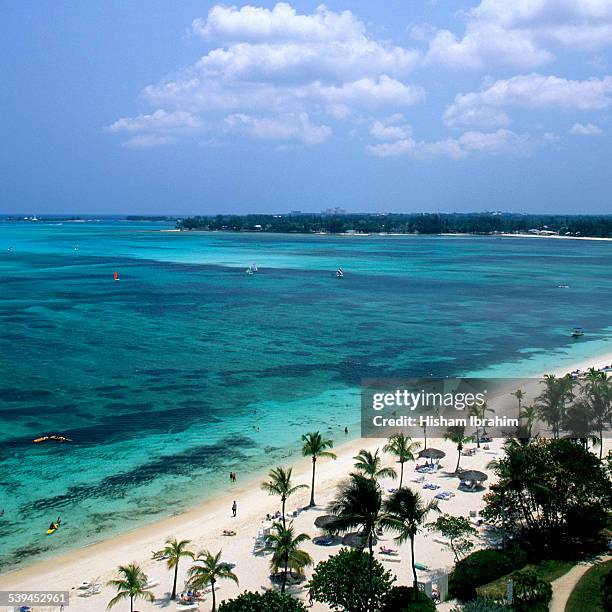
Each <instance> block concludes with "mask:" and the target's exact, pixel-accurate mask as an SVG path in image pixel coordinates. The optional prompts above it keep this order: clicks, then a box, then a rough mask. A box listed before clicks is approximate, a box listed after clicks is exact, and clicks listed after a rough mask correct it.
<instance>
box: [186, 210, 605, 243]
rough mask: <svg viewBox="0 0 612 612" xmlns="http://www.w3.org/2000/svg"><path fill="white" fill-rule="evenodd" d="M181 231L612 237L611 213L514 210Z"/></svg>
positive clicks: (289, 218) (230, 218) (192, 225)
mask: <svg viewBox="0 0 612 612" xmlns="http://www.w3.org/2000/svg"><path fill="white" fill-rule="evenodd" d="M176 228H177V229H179V230H198V231H229V232H278V233H298V234H313V233H326V234H347V233H348V234H484V235H490V234H532V235H543V236H546V235H551V236H552V235H558V236H567V237H593V238H595V237H597V238H612V215H598V216H597V215H532V214H526V215H523V214H517V213H388V214H383V213H354V214H325V213H318V214H317V213H301V212H300V213H288V214H283V215H258V214H251V215H210V216H193V217H186V218H184V219H180V220H178V221H177V223H176Z"/></svg>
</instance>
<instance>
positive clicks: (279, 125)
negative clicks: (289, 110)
mask: <svg viewBox="0 0 612 612" xmlns="http://www.w3.org/2000/svg"><path fill="white" fill-rule="evenodd" d="M225 124H226V126H227V127H228V129H229V130H231V131H234V132H239V133H245V134H248V135H250V136H253V137H255V138H263V139H266V140H299V141H301V142H303V143H305V144H308V145H315V144H321V143H323V142H325V141H326V140H327V138H328V137H329V136H330V134H331V128H329V127H328V126H327V125H314V124H313V123H311V121H310V117H309V116H308V114H307V113H300V114H299V115H294V114H288V115H285V116H282V117H254V116H251V115H245V114H243V113H236V114H233V115H229V116H227V117H226V118H225Z"/></svg>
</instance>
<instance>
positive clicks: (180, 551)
mask: <svg viewBox="0 0 612 612" xmlns="http://www.w3.org/2000/svg"><path fill="white" fill-rule="evenodd" d="M190 543H191V541H190V540H180V541H178V540H177V539H176V538H168V539H167V540H166V545H165V546H164V548H162V549H161V550H158V551H157V552H154V553H153V559H154V560H156V561H165V562H166V567H167V568H168V569H170V570H172V569H173V570H174V580H173V582H172V594H171V595H170V599H174V598H175V597H176V582H177V578H178V568H179V562H180V560H181V559H182V558H183V557H189V558H191V559H193V557H194V553H193V552H192V551H190V550H189V549H188V546H189V544H190Z"/></svg>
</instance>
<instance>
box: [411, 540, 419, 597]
mask: <svg viewBox="0 0 612 612" xmlns="http://www.w3.org/2000/svg"><path fill="white" fill-rule="evenodd" d="M410 564H411V565H412V581H413V582H412V588H413V589H414V599H415V601H416V599H417V591H418V589H419V581H418V579H417V573H416V567H415V565H414V536H413V537H411V538H410Z"/></svg>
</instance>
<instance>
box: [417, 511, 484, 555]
mask: <svg viewBox="0 0 612 612" xmlns="http://www.w3.org/2000/svg"><path fill="white" fill-rule="evenodd" d="M427 527H428V528H429V529H430V530H432V531H437V532H438V533H439V534H440V535H441V536H442V537H444V538H447V539H448V543H449V546H450V549H451V550H452V551H453V555H454V556H455V561H459V559H460V558H461V557H465V555H467V554H468V553H469V552H470V551H471V550H472V548H474V542H473V541H472V539H471V538H473V537H474V536H475V535H476V534H477V533H478V532H477V531H476V529H474V527H472V525H471V523H470V521H469V520H468V519H467V518H465V517H464V516H452V515H451V514H444V515H443V516H440V517H438V518H437V519H436V521H435V522H433V523H430V524H429V525H427Z"/></svg>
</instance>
